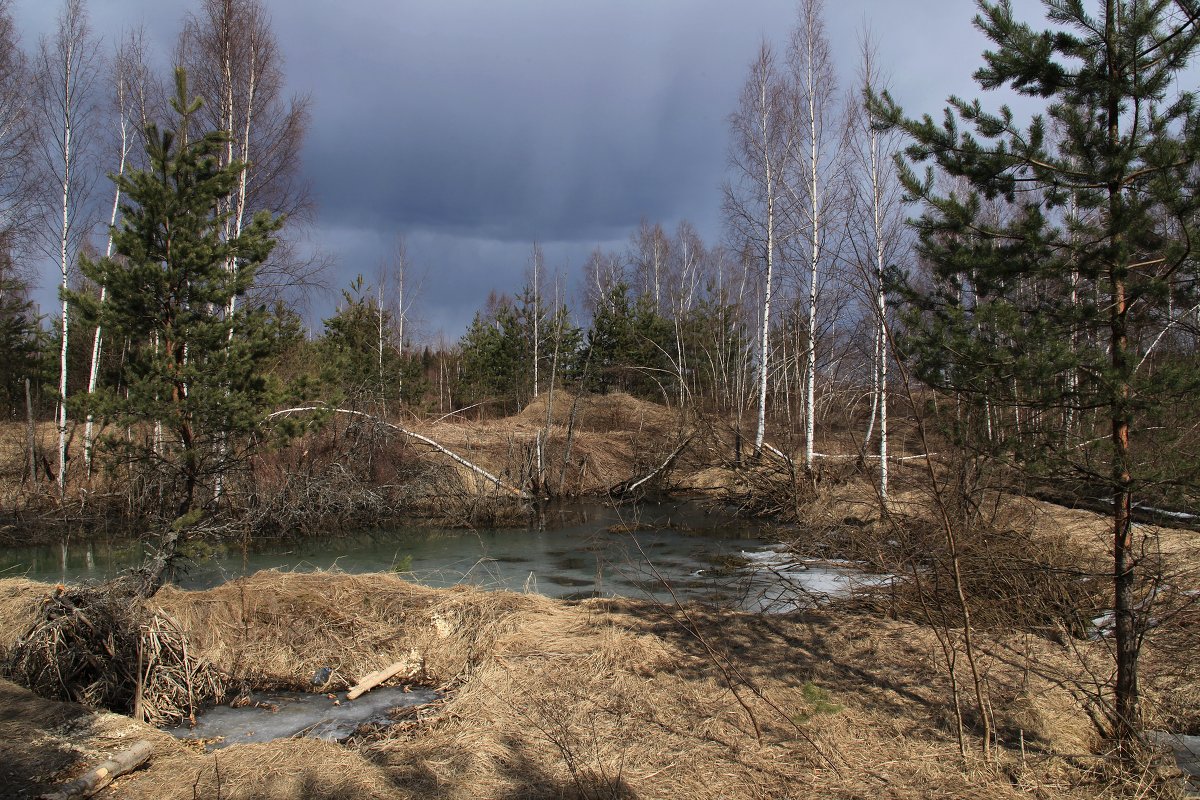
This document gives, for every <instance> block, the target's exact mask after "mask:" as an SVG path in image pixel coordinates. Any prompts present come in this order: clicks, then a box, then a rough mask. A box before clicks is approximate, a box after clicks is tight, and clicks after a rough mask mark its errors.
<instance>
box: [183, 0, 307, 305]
mask: <svg viewBox="0 0 1200 800" xmlns="http://www.w3.org/2000/svg"><path fill="white" fill-rule="evenodd" d="M177 60H178V62H179V64H180V65H181V66H183V67H185V68H186V69H187V70H188V76H189V81H190V82H191V84H192V86H193V89H194V90H195V91H196V92H197V93H198V94H199V95H200V96H201V97H203V98H205V100H206V102H205V105H204V107H203V109H202V110H201V112H200V113H201V115H202V120H203V124H204V125H205V126H206V127H207V128H208V129H209V130H223V131H226V132H228V133H229V141H228V142H227V143H226V146H225V151H224V153H223V156H222V161H223V163H224V164H230V163H233V162H235V161H240V162H242V163H244V164H247V165H248V166H247V168H246V169H245V170H244V171H243V172H242V176H241V178H240V179H239V181H238V184H237V185H236V186H235V187H234V188H233V190H232V191H231V192H230V194H229V196H228V197H227V198H226V199H225V204H224V206H225V207H224V209H223V210H224V211H228V213H229V218H228V222H227V223H226V230H225V235H226V238H230V237H236V236H237V235H238V234H239V233H240V232H241V230H242V228H243V226H244V224H245V221H246V219H248V218H249V217H252V216H253V215H254V214H255V213H257V212H258V211H264V210H265V211H270V212H271V213H273V214H276V215H283V216H284V217H286V218H287V219H288V220H289V223H290V224H291V226H292V227H295V223H296V221H297V220H302V219H304V218H305V217H306V215H307V213H308V212H309V210H310V198H309V192H308V185H307V184H306V183H305V182H304V181H303V180H302V179H301V176H300V148H301V145H302V143H303V138H304V134H305V131H306V129H307V127H308V116H309V115H308V100H307V99H306V98H300V97H291V98H287V97H285V96H284V77H283V57H282V55H281V53H280V52H279V47H278V44H277V42H276V40H275V35H274V33H273V32H272V30H271V22H270V17H269V15H268V13H267V11H266V9H265V7H264V5H263V3H262V0H203V2H202V4H201V8H200V11H199V12H198V13H197V14H196V15H194V16H191V17H190V18H189V19H188V20H187V22H186V23H185V25H184V29H183V32H182V34H181V35H180V41H179V52H178V55H177ZM286 233H287V231H286V229H285V231H284V237H283V238H284V240H285V241H284V242H283V243H282V246H280V247H278V248H276V252H275V253H274V255H273V257H272V261H271V263H269V264H266V265H264V267H263V269H262V270H260V272H259V280H258V282H257V283H258V285H259V289H258V291H262V290H264V284H272V283H275V284H287V283H293V284H294V283H307V282H308V281H310V280H311V279H312V278H313V274H312V273H313V270H314V269H319V266H320V265H319V264H318V263H315V262H299V261H296V260H294V259H292V258H289V257H288V255H289V254H294V252H295V251H294V249H292V248H289V247H287V246H286ZM236 268H237V265H236V263H233V262H231V263H230V264H229V265H228V269H230V270H235V269H236ZM236 304H237V300H236V299H234V300H232V301H231V302H230V307H229V308H227V309H226V313H227V314H232V313H233V312H234V311H235V310H236Z"/></svg>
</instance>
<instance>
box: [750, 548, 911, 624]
mask: <svg viewBox="0 0 1200 800" xmlns="http://www.w3.org/2000/svg"><path fill="white" fill-rule="evenodd" d="M742 556H743V557H744V558H745V559H746V561H747V562H748V563H747V565H746V567H745V571H746V572H747V573H748V574H749V576H750V582H751V586H750V591H748V592H747V595H746V600H745V602H744V603H743V606H744V607H745V608H746V610H748V611H762V612H767V613H772V614H786V613H788V612H790V611H795V610H797V609H800V608H807V607H811V606H813V605H815V604H816V602H818V601H820V600H824V599H828V598H832V597H847V596H849V594H850V593H851V592H852V591H853V590H854V589H855V588H858V587H861V586H870V585H878V584H881V583H886V582H887V581H889V580H891V578H892V576H891V575H873V574H871V573H868V572H866V571H864V570H863V569H862V564H861V562H857V561H850V560H847V559H828V558H822V559H811V558H797V557H796V556H795V555H793V554H792V553H791V552H789V551H788V549H787V547H786V545H777V546H775V547H771V548H767V549H765V550H743V551H742Z"/></svg>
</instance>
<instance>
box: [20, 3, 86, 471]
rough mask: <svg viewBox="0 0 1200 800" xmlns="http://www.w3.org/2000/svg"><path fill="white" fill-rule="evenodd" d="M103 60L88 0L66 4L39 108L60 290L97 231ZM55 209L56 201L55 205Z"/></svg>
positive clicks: (62, 362)
mask: <svg viewBox="0 0 1200 800" xmlns="http://www.w3.org/2000/svg"><path fill="white" fill-rule="evenodd" d="M101 68H102V57H101V54H100V47H99V43H98V42H97V40H96V39H95V38H94V37H93V36H92V31H91V26H90V25H89V23H88V14H87V8H86V7H85V5H84V2H83V0H66V3H65V4H64V6H63V10H62V12H61V14H60V15H59V18H58V28H57V31H56V32H55V35H54V37H53V38H52V39H45V38H43V39H42V41H41V43H40V46H39V48H38V59H37V90H36V100H35V105H36V108H37V111H38V117H39V125H40V134H41V135H40V137H39V142H40V150H41V156H42V158H41V162H42V164H43V166H44V169H45V173H46V176H47V180H48V182H50V183H51V184H52V185H54V186H55V189H56V194H57V196H58V202H57V203H55V204H54V206H53V212H52V213H49V214H48V215H47V216H48V217H51V218H53V219H54V222H53V223H51V224H48V225H47V226H46V231H47V235H46V236H45V237H44V240H43V241H44V245H45V247H44V250H45V252H46V254H47V256H49V257H51V258H54V259H55V260H56V261H57V262H58V264H59V272H60V275H59V277H60V286H61V288H62V289H63V290H64V291H65V290H66V289H67V288H68V285H69V278H70V274H71V269H72V266H73V265H74V263H75V259H76V256H77V254H78V252H79V248H80V247H81V245H82V244H83V243H84V242H85V241H86V239H87V237H88V236H89V235H90V234H91V231H92V228H93V227H94V222H95V219H94V213H93V212H94V209H93V208H92V191H93V189H94V188H95V184H96V177H97V175H96V169H95V167H96V164H95V162H94V160H93V159H92V156H93V149H94V148H93V146H94V144H95V135H94V134H95V132H96V125H95V119H94V117H95V110H96V107H95V102H94V96H93V94H94V92H95V89H96V84H97V82H98V80H99V77H100V72H101ZM48 205H49V204H48ZM69 310H70V309H69V306H68V304H67V300H66V296H65V295H64V296H63V300H62V315H61V318H60V322H61V328H60V331H59V333H60V337H61V344H60V349H59V385H58V415H57V416H58V419H57V427H58V476H57V478H58V486H59V490H60V491H62V490H63V488H64V486H65V481H66V466H67V352H68V349H67V348H68V341H69V333H70V324H69V323H70V316H69Z"/></svg>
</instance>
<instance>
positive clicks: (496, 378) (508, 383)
mask: <svg viewBox="0 0 1200 800" xmlns="http://www.w3.org/2000/svg"><path fill="white" fill-rule="evenodd" d="M535 314H537V315H539V322H538V340H539V345H538V348H537V356H538V370H539V381H540V387H539V389H540V391H544V390H545V389H546V387H548V386H549V385H550V379H551V373H552V372H553V373H555V375H556V377H557V378H558V379H559V380H564V379H567V378H569V377H571V376H573V375H575V374H576V372H577V366H576V363H577V362H576V359H577V358H578V350H579V343H580V341H581V339H582V334H581V332H580V330H579V328H577V327H575V326H574V325H573V324H571V320H570V316H569V314H568V313H567V309H566V307H565V306H563V307H560V308H559V309H558V310H557V311H556V312H554V313H547V312H546V310H545V308H544V307H543V306H542V305H541V303H540V302H539V303H536V304H535V303H534V302H533V297H532V293H530V292H528V291H527V292H525V293H523V294H522V295H521V297H520V298H518V300H517V301H515V302H514V301H513V300H511V299H510V298H508V297H495V296H493V297H492V298H491V299H490V300H489V302H488V309H487V310H485V311H481V312H479V313H476V315H475V318H474V320H472V322H471V327H470V328H468V329H467V332H466V334H464V335H463V338H462V340H461V341H460V342H459V350H460V353H461V357H460V362H459V372H460V374H459V385H458V402H459V404H460V405H474V404H475V403H482V402H491V403H494V404H496V405H497V406H498V407H499V409H500V410H504V411H514V410H517V409H520V408H521V407H523V406H524V405H525V404H526V403H528V402H529V400H530V399H532V397H533V358H534V347H533V337H534V333H533V331H534V325H533V318H534V315H535ZM556 358H557V364H555V359H556Z"/></svg>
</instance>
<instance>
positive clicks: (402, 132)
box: [13, 0, 1038, 338]
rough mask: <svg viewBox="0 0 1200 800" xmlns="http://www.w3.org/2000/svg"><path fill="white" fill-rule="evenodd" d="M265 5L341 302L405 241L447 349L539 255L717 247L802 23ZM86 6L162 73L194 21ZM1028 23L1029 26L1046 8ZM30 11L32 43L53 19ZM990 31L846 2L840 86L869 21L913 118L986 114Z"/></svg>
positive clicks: (736, 16) (659, 1) (123, 6)
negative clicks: (304, 99)
mask: <svg viewBox="0 0 1200 800" xmlns="http://www.w3.org/2000/svg"><path fill="white" fill-rule="evenodd" d="M264 2H265V3H266V5H267V7H268V8H269V9H270V11H271V13H272V15H273V18H274V20H273V21H274V29H275V31H276V34H277V36H278V39H279V43H280V47H281V50H282V52H283V54H284V57H285V58H286V73H287V76H288V82H289V86H290V87H291V89H292V91H294V92H295V93H297V94H303V95H308V96H309V97H310V98H311V100H312V111H313V125H312V128H311V130H310V133H309V137H308V140H307V143H306V147H305V151H304V158H305V171H306V173H307V175H308V176H309V178H310V179H311V181H312V185H313V189H314V193H315V199H316V202H317V217H316V222H315V230H314V231H313V232H312V233H311V237H310V238H311V239H312V240H313V242H315V244H316V246H318V247H320V248H321V249H322V250H324V251H325V252H327V253H329V254H331V255H333V256H334V257H335V258H336V259H337V262H338V264H339V267H338V273H337V274H336V275H334V276H332V277H331V280H330V282H331V284H332V285H333V286H335V287H336V286H344V285H346V284H347V283H348V282H349V280H350V279H351V278H352V277H353V276H354V275H355V274H357V273H363V274H364V275H367V276H369V275H370V274H371V273H372V272H373V270H374V269H375V268H376V266H377V264H378V263H379V261H380V260H382V259H383V258H385V257H386V256H387V254H388V252H389V250H390V248H391V246H392V244H393V242H394V240H395V236H396V235H397V234H400V233H403V234H405V235H406V236H407V237H408V241H409V249H410V255H411V256H412V259H413V261H414V262H415V263H416V264H417V265H418V267H421V268H424V269H426V270H427V278H426V280H425V283H424V286H423V294H422V298H421V302H420V303H419V305H418V309H417V310H418V313H419V315H420V316H422V317H423V318H424V319H425V321H426V324H425V328H426V333H427V334H429V335H433V334H434V333H436V331H437V330H438V329H442V330H444V331H445V332H446V333H447V334H448V335H449V336H450V337H451V338H456V337H457V335H458V334H459V333H460V332H461V330H462V328H463V326H464V325H465V324H466V323H467V322H468V321H469V320H470V317H471V314H472V313H473V311H474V309H476V308H478V307H479V306H480V305H481V304H482V302H483V301H484V299H485V298H486V296H487V293H488V291H489V290H490V289H492V288H495V289H497V290H499V291H515V290H516V289H517V288H519V286H520V283H521V281H522V275H523V272H524V269H525V264H526V261H527V258H528V252H529V247H530V243H531V242H532V241H533V240H534V239H535V238H536V239H539V240H542V241H543V242H544V243H547V244H546V251H547V259H548V263H549V265H550V266H551V267H555V266H568V267H569V269H570V271H571V272H572V273H573V274H572V276H571V278H572V279H574V278H575V275H577V274H578V272H579V268H580V266H581V265H582V263H583V260H584V259H585V258H586V255H587V253H588V251H590V250H591V248H592V247H593V246H595V245H596V244H600V243H605V244H609V245H619V244H622V243H623V242H624V241H625V240H626V238H627V237H628V235H629V233H630V231H631V229H632V228H633V227H635V226H636V225H637V223H638V221H639V220H640V219H641V218H643V217H646V218H649V219H653V220H661V221H662V222H664V224H666V225H668V226H673V225H674V224H675V223H676V222H677V221H678V220H680V219H684V218H687V219H690V220H691V221H692V222H693V223H694V224H696V226H697V227H698V229H699V230H700V232H701V233H702V235H703V236H704V237H705V238H706V239H707V240H708V241H710V242H712V241H715V240H717V239H718V238H719V237H720V236H721V235H722V232H723V230H722V224H721V219H720V201H721V197H720V185H721V182H722V180H723V178H724V174H725V160H726V138H727V123H726V119H727V117H728V114H729V112H730V111H731V110H732V109H733V107H734V103H735V100H736V96H737V92H738V90H739V88H740V86H741V84H742V82H743V80H744V77H745V74H746V67H747V65H748V63H749V62H750V60H751V59H752V58H753V57H754V54H755V51H756V48H757V45H758V42H759V40H760V39H761V38H762V37H764V36H766V37H768V38H770V39H772V40H774V41H775V42H776V43H778V44H782V43H783V39H784V37H785V36H786V34H787V31H788V29H789V28H790V27H791V25H792V23H793V21H794V19H795V13H796V9H795V4H794V3H793V2H791V0H749V1H748V2H737V3H734V2H730V1H729V0H571V1H570V2H563V1H562V0H506V2H503V3H498V2H488V1H486V0H474V1H473V2H466V1H465V0H341V2H329V0H264ZM90 5H91V13H92V17H93V22H94V26H95V28H96V29H97V31H98V32H99V33H101V34H102V35H104V36H105V37H106V38H107V39H108V40H109V42H111V41H112V40H113V39H115V37H117V36H119V34H120V31H121V30H122V28H123V27H125V26H127V25H130V24H138V23H143V22H144V23H145V25H146V26H147V29H148V31H149V34H150V36H151V38H152V40H153V42H154V45H155V46H156V48H157V49H158V51H159V54H160V57H161V59H162V61H163V62H164V64H165V61H166V59H167V58H168V57H169V53H170V51H171V49H172V47H173V45H174V36H175V32H176V31H177V30H178V28H179V24H180V21H181V20H182V18H183V16H184V14H185V13H186V11H187V10H188V9H189V8H191V7H192V5H193V4H192V3H190V2H184V1H183V0H175V1H174V2H163V0H103V2H100V0H93V1H92V3H91V4H90ZM1016 5H1017V7H1018V12H1019V13H1026V16H1027V17H1028V18H1034V15H1035V13H1036V10H1037V8H1038V4H1037V3H1034V2H1033V1H1032V0H1020V1H1019V2H1018V3H1017V4H1016ZM1031 9H1032V10H1031ZM13 12H14V14H15V15H16V17H17V20H18V24H19V26H20V28H21V30H22V31H23V34H24V41H25V44H26V45H27V46H31V45H32V44H33V43H35V42H36V39H37V36H38V35H39V34H41V33H44V32H48V31H50V30H51V29H52V25H53V20H54V17H55V15H56V14H57V4H56V3H53V2H49V0H15V2H14V4H13ZM973 13H974V12H973V6H972V4H970V3H967V2H963V0H925V2H908V3H896V2H883V1H882V0H843V1H842V2H839V3H830V4H829V6H828V8H827V23H828V33H829V37H830V39H831V41H832V42H833V49H834V54H835V58H836V59H837V61H838V65H839V69H840V71H841V73H842V75H843V76H844V77H843V81H844V82H845V81H849V80H851V79H852V76H853V73H854V69H855V64H856V62H857V58H858V45H857V36H858V33H859V30H860V29H861V28H862V26H863V24H864V23H866V24H869V25H870V27H871V28H872V30H873V31H874V32H875V35H876V36H877V37H878V38H879V39H880V48H879V51H880V52H879V55H880V60H881V63H882V64H883V65H884V66H885V67H887V68H888V69H890V70H891V72H892V73H893V80H892V82H893V87H894V93H895V95H896V97H897V98H898V99H899V100H900V101H901V102H903V103H904V104H905V105H906V107H907V108H908V109H909V110H910V111H913V112H916V111H928V112H931V113H934V114H938V113H940V109H941V108H942V106H943V104H944V99H945V97H946V95H948V94H950V93H959V94H964V95H967V96H974V95H975V94H976V90H975V88H974V85H973V83H972V81H971V79H970V74H971V72H972V71H973V70H974V69H975V68H976V67H977V66H978V65H979V64H980V56H979V53H980V50H981V48H982V46H983V43H984V40H983V37H982V36H981V35H980V34H979V33H978V32H977V31H975V30H974V29H973V28H972V27H971V23H970V18H971V16H972V15H973ZM164 69H165V67H164ZM325 306H326V307H328V301H326V303H325ZM317 307H318V309H319V308H321V304H320V303H318V304H317Z"/></svg>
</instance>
